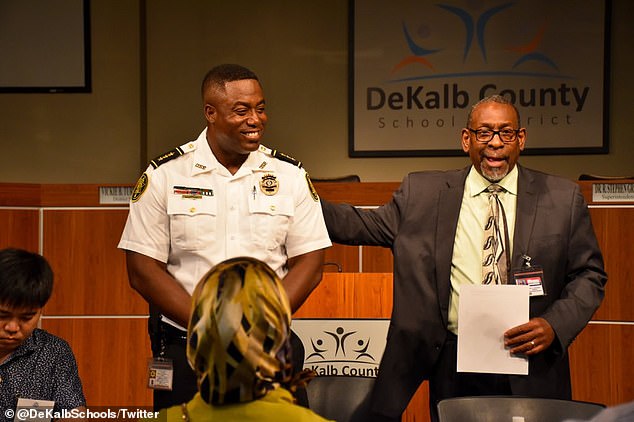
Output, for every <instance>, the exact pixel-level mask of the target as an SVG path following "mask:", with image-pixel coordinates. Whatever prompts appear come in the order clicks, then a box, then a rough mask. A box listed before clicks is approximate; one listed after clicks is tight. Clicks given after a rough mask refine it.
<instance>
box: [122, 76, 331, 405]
mask: <svg viewBox="0 0 634 422" xmlns="http://www.w3.org/2000/svg"><path fill="white" fill-rule="evenodd" d="M202 96H203V103H204V115H205V118H206V120H207V128H206V129H205V130H203V132H202V133H201V134H200V136H199V137H198V139H196V140H195V141H192V142H189V143H187V144H184V145H182V146H180V147H178V148H176V149H174V150H172V151H170V152H168V153H167V154H164V155H162V156H160V157H158V158H156V159H154V160H152V161H151V163H150V164H151V165H150V166H148V168H147V170H146V171H145V173H143V175H142V176H141V178H140V179H139V181H138V182H137V185H136V187H135V189H134V192H133V194H132V198H131V202H130V213H129V216H128V221H127V223H126V226H125V229H124V232H123V235H122V238H121V241H120V243H119V248H121V249H125V250H126V258H127V267H128V277H129V280H130V285H131V286H132V287H133V288H134V289H136V290H137V291H138V292H139V293H140V294H141V295H142V296H143V297H144V298H145V299H146V300H147V301H148V303H149V304H150V307H151V308H152V309H155V310H157V311H158V312H159V313H160V314H161V317H160V322H159V323H158V333H157V334H158V335H153V336H152V335H151V338H152V343H153V344H152V348H153V351H154V353H155V356H157V355H158V356H159V357H161V358H167V359H170V360H171V365H173V373H172V369H171V368H170V367H169V364H168V367H167V371H166V372H164V374H167V375H168V381H165V380H164V379H162V381H160V382H159V381H157V384H156V386H157V387H159V388H160V387H169V384H170V381H173V382H172V385H171V391H168V390H160V389H157V390H155V394H154V407H155V408H157V409H158V408H163V407H168V406H172V405H175V404H180V403H183V402H186V401H189V400H190V399H191V397H193V395H194V394H195V392H196V391H197V388H196V381H195V376H194V373H193V372H192V371H191V369H190V368H189V367H188V365H187V362H186V359H185V342H186V337H185V336H186V331H185V329H184V328H183V327H186V326H187V322H188V319H189V315H190V306H191V294H192V292H193V290H194V287H195V286H196V284H197V283H198V281H199V280H200V279H201V277H202V276H203V275H204V274H205V273H206V272H207V271H208V270H209V269H210V268H211V267H212V266H213V265H215V264H217V263H219V262H221V261H223V260H225V259H228V258H233V257H238V256H251V257H254V258H257V259H260V260H262V261H264V262H266V263H267V264H268V265H269V266H271V268H273V270H274V271H275V272H276V273H277V274H278V275H279V276H280V277H281V278H282V279H283V284H284V287H285V289H286V292H287V294H288V296H289V299H290V303H291V307H292V310H293V311H295V310H296V309H297V308H299V306H300V305H301V304H302V303H303V302H304V300H305V299H306V298H307V297H308V295H309V294H310V292H311V291H312V290H313V289H314V288H315V287H316V286H317V285H318V284H319V282H320V280H321V276H322V263H323V253H324V248H327V247H329V246H330V245H331V243H330V240H329V238H328V233H327V231H326V227H325V225H324V220H323V216H322V213H321V206H320V203H319V198H318V197H317V194H316V192H315V190H314V188H313V187H312V184H311V182H310V179H309V177H308V174H307V173H306V172H305V171H304V170H303V169H302V168H301V163H298V162H297V161H295V160H294V159H292V158H290V157H288V156H286V155H284V154H280V153H278V152H277V151H271V150H270V149H268V148H266V147H264V146H263V145H261V144H260V140H261V139H262V135H263V133H264V128H265V126H266V122H267V116H266V112H265V100H264V95H263V92H262V88H261V86H260V83H259V81H258V78H257V76H256V75H255V74H254V73H253V72H251V71H250V70H249V69H246V68H244V67H242V66H239V65H220V66H217V67H215V68H213V69H212V70H210V71H209V72H208V73H207V75H206V77H205V79H204V80H203V85H202ZM150 331H151V332H152V331H153V330H152V327H151V329H150ZM163 363H165V361H161V363H160V364H159V366H160V365H162V364H163Z"/></svg>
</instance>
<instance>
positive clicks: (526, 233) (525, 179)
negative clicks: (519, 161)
mask: <svg viewBox="0 0 634 422" xmlns="http://www.w3.org/2000/svg"><path fill="white" fill-rule="evenodd" d="M518 170H519V175H518V180H517V210H516V213H515V233H514V240H513V258H512V262H513V266H512V268H519V267H520V266H521V265H522V264H523V260H522V255H523V254H525V253H527V252H528V243H529V241H530V238H531V235H532V233H533V226H534V224H535V216H536V215H537V212H536V209H537V201H538V197H539V195H538V194H537V188H536V186H535V180H534V177H533V174H532V173H531V172H530V170H527V169H525V168H523V167H521V166H519V165H518Z"/></svg>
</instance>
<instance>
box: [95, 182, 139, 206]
mask: <svg viewBox="0 0 634 422" xmlns="http://www.w3.org/2000/svg"><path fill="white" fill-rule="evenodd" d="M131 195H132V186H99V204H100V205H113V204H122V205H128V204H129V203H130V196H131Z"/></svg>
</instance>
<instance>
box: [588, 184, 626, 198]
mask: <svg viewBox="0 0 634 422" xmlns="http://www.w3.org/2000/svg"><path fill="white" fill-rule="evenodd" d="M592 202H634V183H593V184H592Z"/></svg>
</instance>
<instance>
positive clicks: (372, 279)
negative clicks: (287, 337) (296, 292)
mask: <svg viewBox="0 0 634 422" xmlns="http://www.w3.org/2000/svg"><path fill="white" fill-rule="evenodd" d="M391 312H392V274H384V273H368V274H366V273H325V274H324V277H323V279H322V280H321V283H320V284H319V286H317V288H316V289H315V290H313V292H312V293H311V295H310V296H309V297H308V299H307V300H306V302H304V304H303V305H302V306H301V307H300V308H299V309H298V310H297V311H296V312H295V314H294V315H293V317H294V318H389V317H390V314H391Z"/></svg>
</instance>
